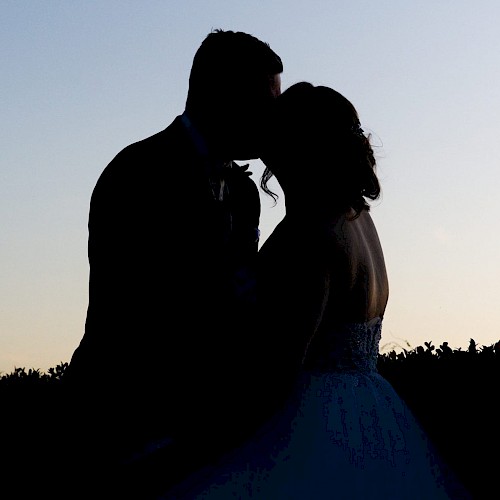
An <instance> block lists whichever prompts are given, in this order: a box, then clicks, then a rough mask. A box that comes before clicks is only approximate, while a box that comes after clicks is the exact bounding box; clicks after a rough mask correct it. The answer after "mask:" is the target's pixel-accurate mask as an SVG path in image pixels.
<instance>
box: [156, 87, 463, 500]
mask: <svg viewBox="0 0 500 500" xmlns="http://www.w3.org/2000/svg"><path fill="white" fill-rule="evenodd" d="M272 128H273V130H274V133H273V136H272V138H271V141H270V144H269V146H268V147H267V153H266V155H265V157H263V158H262V160H263V161H264V163H265V165H266V170H265V172H264V174H263V177H262V179H261V187H262V188H263V190H264V191H265V192H267V193H268V194H270V195H271V196H273V197H274V196H275V194H274V193H272V191H270V189H269V188H268V186H267V183H268V181H269V179H270V178H271V177H272V175H275V176H276V179H277V180H278V182H279V183H280V186H281V187H282V189H283V192H284V195H285V203H286V216H285V217H284V218H283V220H282V221H281V222H280V223H279V224H278V225H277V227H276V229H275V230H274V232H273V233H272V235H271V236H270V237H269V238H268V239H267V240H266V242H265V243H264V244H263V246H262V248H261V250H260V252H259V259H260V260H259V265H260V274H259V281H258V287H259V288H258V291H259V294H258V301H259V307H260V310H261V314H262V318H261V319H262V325H263V327H265V328H267V329H268V331H269V336H271V335H272V336H273V338H274V339H276V340H277V341H278V344H280V345H281V346H282V353H281V354H282V356H279V355H277V358H276V366H277V367H279V369H282V368H283V370H285V371H284V373H287V374H288V375H291V373H292V369H293V366H289V365H288V364H286V363H284V362H283V361H284V360H293V359H296V360H297V361H298V363H297V366H298V369H297V370H296V373H295V375H294V378H293V385H292V388H291V389H290V390H289V391H288V398H287V400H286V404H285V405H283V406H282V407H281V409H280V410H279V411H277V412H276V413H275V414H274V416H273V417H272V418H271V419H270V420H269V421H268V422H267V423H266V424H265V425H264V426H263V427H261V428H260V429H259V431H258V432H257V434H255V435H254V436H253V438H252V439H251V440H250V441H248V442H247V443H246V445H245V446H243V448H240V449H238V450H234V451H233V452H232V453H230V454H228V455H227V456H225V458H224V459H223V460H222V461H220V462H218V463H217V464H214V465H213V466H210V467H206V468H204V469H203V470H201V471H198V472H197V473H196V474H193V475H192V476H191V477H189V478H188V479H187V480H186V481H183V482H182V483H181V484H179V485H178V486H177V487H176V488H174V489H173V490H172V491H170V492H169V493H168V494H166V495H164V496H162V497H161V498H164V499H235V498H237V499H246V498H257V499H263V500H275V499H276V500H284V499H296V500H309V499H311V500H322V499H363V500H367V499H368V500H369V499H384V500H387V499H398V500H400V499H405V500H408V499H438V498H443V499H446V498H448V499H450V498H451V499H455V498H457V499H458V498H470V497H469V495H468V493H467V492H466V491H465V489H464V488H463V487H462V486H461V484H460V482H459V481H458V480H457V479H456V477H455V476H454V474H453V473H452V471H450V470H449V468H448V467H447V466H446V464H445V463H444V462H443V461H442V460H441V458H440V457H439V454H438V453H437V451H436V450H435V449H434V447H433V445H432V443H431V442H430V441H429V439H428V438H427V436H426V435H425V433H424V432H423V430H422V428H421V427H420V426H419V423H418V422H417V421H416V419H415V418H414V416H413V415H412V413H411V412H410V410H409V408H408V407H407V406H406V405H405V403H404V402H403V400H402V399H401V398H400V397H399V396H398V394H397V393H396V392H395V390H394V389H393V387H392V386H391V385H390V384H389V382H388V381H387V380H385V379H384V378H383V377H382V376H381V375H380V374H379V373H378V372H377V359H378V352H379V351H378V349H379V341H380V337H381V329H382V321H383V317H384V313H385V309H386V305H387V301H388V296H389V286H388V279H387V273H386V267H385V261H384V255H383V251H382V247H381V244H380V241H379V238H378V234H377V230H376V228H375V225H374V223H373V220H372V218H371V216H370V205H369V201H372V200H376V199H377V198H378V197H379V195H380V185H379V181H378V178H377V176H376V173H375V166H376V161H375V157H374V153H373V149H372V146H371V144H370V136H369V135H367V134H365V133H364V131H363V130H362V128H361V126H360V122H359V118H358V114H357V112H356V109H355V108H354V107H353V105H352V104H351V103H350V102H349V101H348V100H347V99H346V98H345V97H343V96H342V95H341V94H339V93H338V92H336V91H335V90H333V89H331V88H328V87H322V86H313V85H311V84H309V83H307V82H300V83H297V84H295V85H293V86H291V87H290V88H289V89H287V90H286V91H285V92H284V93H283V94H282V95H281V96H280V97H278V98H277V101H276V114H275V117H274V123H272ZM368 200H369V201H368ZM262 349H263V350H265V349H266V346H262ZM286 387H287V386H286V385H283V390H285V388H286Z"/></svg>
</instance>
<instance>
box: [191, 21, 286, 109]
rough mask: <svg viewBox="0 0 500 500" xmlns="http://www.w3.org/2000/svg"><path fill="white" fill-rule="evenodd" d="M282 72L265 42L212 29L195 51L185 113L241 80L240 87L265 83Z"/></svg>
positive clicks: (275, 57)
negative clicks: (256, 81) (257, 82)
mask: <svg viewBox="0 0 500 500" xmlns="http://www.w3.org/2000/svg"><path fill="white" fill-rule="evenodd" d="M282 72H283V63H282V61H281V58H280V57H279V56H278V54H276V53H275V52H274V51H273V50H272V49H271V47H270V45H269V44H268V43H267V42H263V41H261V40H259V39H258V38H256V37H255V36H253V35H250V34H248V33H244V32H241V31H229V30H228V31H224V30H221V29H215V30H213V31H212V32H211V33H209V34H208V35H207V36H206V37H205V39H204V40H203V42H202V43H201V45H200V47H199V48H198V50H197V51H196V54H195V56H194V59H193V64H192V66H191V72H190V75H189V90H188V95H187V99H186V109H188V110H189V109H191V108H194V107H200V106H203V105H204V103H206V102H207V99H210V98H211V97H213V96H214V95H219V94H224V93H227V92H228V91H230V90H231V88H232V87H233V86H234V84H233V85H232V84H231V82H232V81H234V79H238V78H241V80H240V82H239V85H241V86H247V85H248V86H254V85H255V80H259V81H261V82H265V83H267V81H268V80H267V79H268V78H269V76H271V75H275V74H279V73H282Z"/></svg>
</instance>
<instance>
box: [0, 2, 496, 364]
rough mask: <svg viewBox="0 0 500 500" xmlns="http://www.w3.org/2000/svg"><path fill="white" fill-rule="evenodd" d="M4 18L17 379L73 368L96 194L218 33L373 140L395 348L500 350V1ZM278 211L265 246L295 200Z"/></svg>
mask: <svg viewBox="0 0 500 500" xmlns="http://www.w3.org/2000/svg"><path fill="white" fill-rule="evenodd" d="M0 13H1V16H0V25H1V35H0V36H1V39H0V64H1V67H2V79H1V97H0V112H1V116H2V121H1V128H2V130H1V135H0V151H1V156H0V181H1V182H0V227H1V236H0V238H1V245H0V372H10V371H11V370H13V369H14V367H23V366H24V367H27V368H39V369H41V370H47V369H48V368H49V367H52V366H55V365H56V364H58V363H60V362H61V361H69V359H70V357H71V354H72V352H73V350H74V349H75V348H76V347H77V345H78V343H79V341H80V339H81V337H82V335H83V329H84V322H85V313H86V307H87V285H88V262H87V253H86V252H87V248H86V245H87V216H88V208H89V201H90V195H91V193H92V189H93V187H94V184H95V182H96V180H97V178H98V176H99V174H100V172H101V171H102V169H103V168H104V167H105V166H106V164H107V163H108V162H109V161H110V160H111V159H112V158H113V156H114V155H115V154H116V153H117V152H118V151H119V150H121V149H122V148H123V147H125V146H126V145H128V144H129V143H131V142H135V141H137V140H139V139H142V138H144V137H147V136H148V135H151V134H153V133H155V132H157V131H159V130H161V129H163V128H165V127H166V126H167V125H168V124H169V123H170V122H171V121H172V120H173V118H174V117H175V116H176V115H177V114H179V113H181V112H182V111H183V108H184V102H185V97H186V92H187V79H188V75H189V69H190V67H191V62H192V58H193V55H194V53H195V51H196V49H197V47H198V46H199V44H200V43H201V41H202V40H203V38H204V37H205V36H206V34H208V32H209V31H210V30H211V29H212V28H223V29H233V30H240V31H246V32H249V33H252V34H254V35H255V36H257V37H259V38H261V39H262V40H264V41H267V42H269V43H270V45H271V46H272V47H273V49H274V50H275V51H276V52H278V53H279V54H280V56H281V57H282V59H283V62H284V66H285V70H284V73H283V75H282V84H283V89H286V88H287V87H289V86H290V85H291V84H293V83H295V82H297V81H300V80H308V81H310V82H312V83H314V84H321V85H328V86H331V87H333V88H335V89H336V90H338V91H340V92H341V93H343V94H344V95H345V96H346V97H347V98H348V99H350V100H351V101H352V102H353V104H354V105H355V106H356V108H357V109H358V112H359V114H360V117H361V121H362V125H363V127H364V129H365V130H366V131H369V132H372V133H373V136H374V141H375V145H376V146H377V147H376V152H377V155H378V160H379V166H378V173H379V176H380V180H381V183H382V189H383V196H382V198H381V199H380V200H379V201H377V202H376V203H375V204H374V205H373V208H372V214H373V218H374V220H375V222H376V224H377V226H378V228H379V233H380V237H381V240H382V244H383V247H384V251H385V255H386V260H387V267H388V272H389V279H390V285H391V296H390V300H389V305H388V307H387V312H386V317H385V323H384V331H383V336H382V347H383V348H384V349H387V348H388V346H389V345H390V344H391V343H392V342H397V343H399V344H400V345H401V346H407V344H406V343H405V341H407V342H408V343H409V345H410V346H412V347H413V346H417V345H422V344H423V342H425V341H433V342H434V344H435V345H436V346H437V345H439V344H440V343H442V342H443V341H448V342H449V343H450V345H451V346H452V347H453V348H458V347H462V348H464V349H465V348H467V346H468V343H469V339H470V338H473V339H474V340H476V342H478V344H480V345H491V344H493V343H494V342H496V341H497V340H499V339H500V326H499V325H498V324H497V323H498V321H497V319H496V312H497V304H498V300H499V298H500V264H499V259H498V256H499V255H500V236H499V235H498V231H497V228H498V226H499V218H500V216H499V215H498V210H497V205H498V201H497V200H498V191H499V187H500V173H499V166H500V152H499V146H498V145H499V142H500V141H499V140H498V137H499V135H500V65H499V64H498V62H499V58H498V57H499V56H498V54H500V37H499V36H498V26H499V25H500V3H499V2H497V1H496V0H478V1H476V2H469V1H463V0H448V1H442V0H421V1H404V0H389V1H385V2H384V1H380V2H373V1H355V0H354V1H353V0H344V1H335V0H323V1H320V0H308V1H300V2H299V1H289V0H260V1H256V0H252V1H250V0H248V1H243V0H213V1H210V2H207V1H203V0H198V1H195V0H183V1H182V2H180V1H177V0H176V1H174V0H170V1H168V0H167V1H148V0H146V1H141V2H137V1H135V0H134V1H106V0H99V1H85V2H84V1H69V0H67V1H50V0H46V1H34V0H31V1H22V0H12V1H8V0H2V1H0ZM252 168H253V171H254V179H255V180H258V178H259V176H260V174H261V173H262V164H261V162H260V161H254V162H252ZM186 195H187V196H189V190H188V187H186ZM262 203H263V213H262V225H261V230H262V236H263V239H265V238H267V236H268V235H269V233H270V231H271V230H272V228H273V227H274V225H275V224H276V223H277V222H278V221H279V219H280V218H281V217H282V215H283V213H284V208H283V198H281V199H280V203H279V204H278V206H277V207H275V208H272V203H271V200H270V198H268V197H266V196H263V197H262ZM298 236H300V235H298Z"/></svg>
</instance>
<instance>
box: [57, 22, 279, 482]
mask: <svg viewBox="0 0 500 500" xmlns="http://www.w3.org/2000/svg"><path fill="white" fill-rule="evenodd" d="M282 71H283V66H282V62H281V59H280V57H279V56H278V55H277V54H276V53H275V52H274V51H273V50H272V49H271V48H270V46H269V45H268V44H267V43H265V42H262V41H261V40H259V39H257V38H255V37H254V36H252V35H250V34H247V33H242V32H233V31H223V30H215V31H213V32H211V33H210V34H208V36H207V37H206V38H205V40H204V41H203V42H202V44H201V46H200V47H199V49H198V50H197V52H196V54H195V57H194V60H193V64H192V68H191V73H190V77H189V90H188V94H187V100H186V106H185V111H184V112H183V113H182V114H181V115H180V116H177V117H176V118H175V119H174V120H173V121H172V123H171V124H170V125H169V126H168V127H167V128H166V129H164V130H162V131H160V132H158V133H157V134H155V135H153V136H151V137H149V138H146V139H144V140H141V141H139V142H136V143H134V144H131V145H129V146H127V147H126V148H124V149H123V150H122V151H120V152H119V153H118V154H117V155H116V156H115V158H114V159H113V160H112V161H111V162H110V163H109V165H108V166H107V167H106V168H105V169H104V171H103V172H102V174H101V176H100V178H99V179H98V181H97V184H96V186H95V188H94V191H93V193H92V197H91V202H90V214H89V223H88V229H89V239H88V256H89V266H90V278H89V303H88V311H87V318H86V323H85V333H84V336H83V338H82V340H81V342H80V345H79V346H78V348H77V349H76V350H75V352H74V354H73V356H72V359H71V362H70V364H69V367H68V369H67V372H66V388H67V390H68V394H69V395H70V397H71V401H72V409H73V411H74V415H75V419H76V425H77V427H76V434H77V435H79V436H80V438H81V439H80V446H81V448H76V450H77V452H76V454H79V453H80V451H81V454H82V457H85V456H86V455H85V453H86V452H90V453H91V454H92V458H93V459H94V458H96V457H97V456H99V457H101V458H100V459H101V461H102V462H103V467H104V468H105V467H106V460H111V461H120V460H122V461H123V462H126V461H129V463H132V464H134V463H136V464H140V463H148V460H149V459H150V458H151V456H152V455H155V454H154V453H152V452H151V450H157V451H158V450H163V452H164V453H165V456H167V457H168V456H170V459H166V462H164V464H163V465H162V467H163V481H164V483H163V485H162V486H163V487H164V486H165V484H166V482H168V481H175V480H176V479H177V477H176V476H178V475H182V473H183V471H184V470H188V469H189V468H192V467H196V466H198V465H200V464H202V463H204V462H206V461H207V460H209V454H210V456H216V455H217V454H218V453H221V452H223V451H224V450H225V449H228V448H230V447H233V446H235V445H236V444H237V443H238V442H239V441H240V440H241V439H244V437H245V436H246V435H247V434H248V432H250V431H251V429H252V428H253V426H254V425H256V424H257V423H258V422H260V421H261V420H262V419H263V418H265V414H266V404H265V398H264V404H260V403H261V402H262V401H261V399H260V397H261V396H260V394H261V389H262V388H263V387H264V385H265V379H266V377H267V376H269V374H270V370H271V367H269V366H266V364H265V363H263V362H260V361H259V358H258V356H259V352H260V351H261V350H262V348H263V343H264V342H265V340H264V339H260V338H259V337H258V328H257V327H256V325H255V324H253V319H254V318H255V317H256V314H255V298H256V297H255V294H256V292H255V260H256V256H257V249H258V234H259V232H258V225H259V217H260V200H259V193H258V189H257V187H256V185H255V183H254V182H253V181H252V179H251V178H250V177H249V175H250V173H249V172H248V171H247V170H246V168H247V167H246V166H241V165H238V164H236V163H234V162H233V161H232V160H248V159H254V158H258V157H259V156H260V147H259V145H260V143H261V139H262V135H263V134H264V132H265V130H264V129H265V125H266V123H267V120H266V118H267V116H268V113H269V109H270V107H271V106H272V103H273V100H274V98H275V97H276V96H278V95H279V94H280V91H281V88H280V87H281V82H280V74H281V72H282ZM84 450H85V451H84ZM89 450H90V451H89ZM165 450H166V451H165ZM102 457H104V458H102ZM168 460H170V461H168ZM82 462H85V463H86V464H87V463H88V461H86V459H85V458H83V460H82ZM90 462H92V461H90ZM166 463H168V465H167V467H166V468H165V464H166ZM137 467H139V465H138V466H137ZM148 467H149V468H151V469H152V468H153V467H152V466H151V463H149V465H147V466H145V467H144V470H146V469H148ZM132 469H133V468H132ZM132 469H131V470H132ZM87 473H88V474H92V473H93V472H92V470H90V471H87Z"/></svg>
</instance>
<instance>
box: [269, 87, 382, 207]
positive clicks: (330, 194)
mask: <svg viewBox="0 0 500 500" xmlns="http://www.w3.org/2000/svg"><path fill="white" fill-rule="evenodd" d="M274 108H275V110H274V111H275V112H274V118H273V127H272V129H273V134H272V136H270V140H269V142H268V144H267V147H266V154H265V155H263V157H262V160H263V161H264V163H265V165H266V170H265V171H264V174H263V176H262V179H261V187H262V189H263V190H264V191H265V192H267V193H268V194H270V195H271V196H273V195H274V193H272V192H271V191H270V190H269V189H268V188H267V182H268V181H269V179H270V178H271V177H272V175H275V176H276V178H277V179H278V181H279V183H280V185H281V187H282V188H283V190H284V192H285V196H287V195H288V194H291V195H292V196H293V195H294V191H298V190H301V191H304V192H305V191H306V190H307V191H308V192H309V193H311V194H312V196H313V197H316V198H325V197H326V198H327V199H326V200H325V201H327V202H328V203H329V204H333V205H336V206H338V207H339V208H349V207H352V208H354V209H355V211H356V212H357V213H359V212H360V211H361V210H363V209H367V210H369V205H368V203H367V202H366V198H368V199H371V200H375V199H377V198H378V197H379V196H380V184H379V182H378V179H377V176H376V174H375V166H376V161H375V157H374V154H373V149H372V147H371V144H370V136H369V135H366V134H365V133H364V132H363V130H362V128H361V126H360V123H359V118H358V113H357V111H356V109H355V108H354V106H353V105H352V104H351V102H350V101H349V100H348V99H346V98H345V97H344V96H343V95H341V94H340V93H338V92H337V91H335V90H333V89H331V88H329V87H324V86H314V85H312V84H310V83H308V82H300V83H296V84H295V85H292V86H291V87H290V88H288V89H287V90H286V91H284V92H283V94H282V95H281V96H279V97H278V98H277V99H276V101H275V106H274ZM275 196H276V195H274V196H273V197H275Z"/></svg>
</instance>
